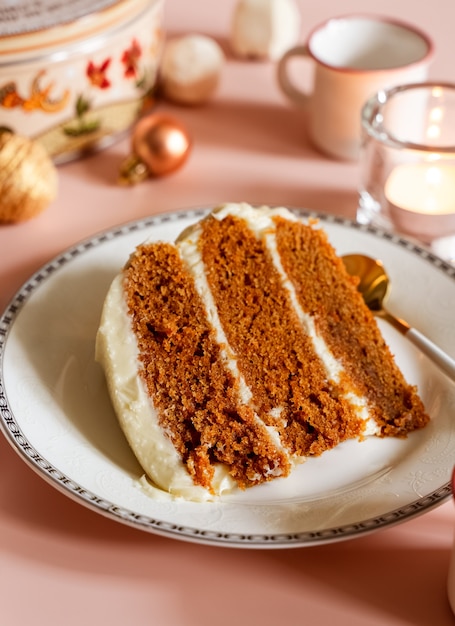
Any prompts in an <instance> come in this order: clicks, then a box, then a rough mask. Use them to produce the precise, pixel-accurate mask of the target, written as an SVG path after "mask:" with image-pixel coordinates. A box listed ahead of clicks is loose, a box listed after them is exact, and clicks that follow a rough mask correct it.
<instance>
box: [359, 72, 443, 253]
mask: <svg viewBox="0 0 455 626" xmlns="http://www.w3.org/2000/svg"><path fill="white" fill-rule="evenodd" d="M362 129H363V147H362V155H361V156H362V160H361V166H362V169H361V184H360V189H359V208H358V211H357V220H358V221H359V222H360V223H362V224H367V223H372V224H374V225H377V226H378V227H380V228H384V229H389V230H392V231H398V232H401V233H403V234H405V235H412V236H413V237H415V238H416V239H419V240H420V241H423V242H425V243H428V244H431V246H433V245H436V240H437V241H438V242H440V241H441V240H443V239H444V240H448V239H451V241H452V243H450V245H451V246H452V247H454V246H455V83H453V84H451V83H430V82H428V83H421V84H412V85H401V86H397V87H393V88H391V89H388V90H383V91H379V92H378V93H377V94H375V95H374V96H372V97H371V98H370V99H369V100H368V101H367V102H366V104H365V106H364V108H363V110H362ZM438 245H439V244H438ZM446 256H450V258H452V256H453V255H452V252H451V253H450V255H446Z"/></svg>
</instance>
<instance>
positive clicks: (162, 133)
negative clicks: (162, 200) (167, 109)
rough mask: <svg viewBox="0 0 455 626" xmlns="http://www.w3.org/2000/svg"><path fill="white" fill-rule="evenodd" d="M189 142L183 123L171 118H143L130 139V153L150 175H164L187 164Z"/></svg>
mask: <svg viewBox="0 0 455 626" xmlns="http://www.w3.org/2000/svg"><path fill="white" fill-rule="evenodd" d="M190 149H191V140H190V137H189V134H188V132H187V130H186V129H185V127H184V126H183V124H181V123H180V122H179V121H178V120H176V119H174V118H173V117H172V116H170V115H165V114H161V113H155V114H152V115H147V116H146V117H143V118H142V119H141V120H140V121H139V122H138V123H137V125H136V127H135V129H134V131H133V136H132V150H133V153H134V154H135V155H136V157H137V158H138V159H139V160H140V161H142V162H143V163H144V164H145V166H146V167H147V169H148V170H149V173H150V174H151V175H152V176H164V175H166V174H170V173H171V172H174V171H175V170H176V169H178V168H179V167H180V166H181V165H183V163H184V162H185V161H186V159H187V157H188V155H189V153H190Z"/></svg>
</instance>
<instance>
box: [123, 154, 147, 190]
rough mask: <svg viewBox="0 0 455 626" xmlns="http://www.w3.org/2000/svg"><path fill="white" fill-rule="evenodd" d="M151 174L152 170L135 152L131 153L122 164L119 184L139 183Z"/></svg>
mask: <svg viewBox="0 0 455 626" xmlns="http://www.w3.org/2000/svg"><path fill="white" fill-rule="evenodd" d="M149 176H150V170H149V168H148V167H147V166H146V164H145V163H144V161H142V159H140V158H139V157H138V156H137V155H135V154H130V155H129V156H128V157H127V158H126V159H125V160H124V161H123V163H122V164H121V165H120V171H119V176H118V180H117V182H118V184H119V185H122V186H124V187H127V186H130V185H137V184H138V183H141V182H142V181H143V180H145V179H146V178H148V177H149Z"/></svg>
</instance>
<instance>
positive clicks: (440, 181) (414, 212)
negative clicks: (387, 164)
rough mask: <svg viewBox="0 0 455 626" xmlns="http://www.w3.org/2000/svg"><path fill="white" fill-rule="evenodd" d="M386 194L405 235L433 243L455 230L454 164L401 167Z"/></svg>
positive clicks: (393, 172) (393, 173)
mask: <svg viewBox="0 0 455 626" xmlns="http://www.w3.org/2000/svg"><path fill="white" fill-rule="evenodd" d="M384 194H385V197H386V199H387V201H388V203H389V211H390V216H391V218H392V220H393V222H394V223H395V224H396V225H397V227H398V228H399V229H400V230H402V231H403V232H406V233H409V234H411V235H415V236H416V237H419V238H420V239H423V240H427V241H430V240H431V239H433V238H435V237H442V236H444V235H445V234H447V232H448V231H450V230H452V231H453V229H454V228H455V164H454V163H441V162H438V161H429V162H423V163H411V164H403V165H398V166H397V167H396V168H395V169H394V170H392V172H391V174H390V176H389V177H388V179H387V181H386V183H385V187H384Z"/></svg>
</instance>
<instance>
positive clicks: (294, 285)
mask: <svg viewBox="0 0 455 626" xmlns="http://www.w3.org/2000/svg"><path fill="white" fill-rule="evenodd" d="M356 284H357V282H356V279H353V278H352V277H350V276H349V275H348V274H347V272H346V270H345V268H344V265H343V262H342V261H341V259H339V258H338V257H337V255H336V253H335V251H334V249H333V247H332V246H331V245H330V243H329V242H328V239H327V236H326V234H325V232H324V231H323V230H322V229H321V228H320V227H318V226H317V225H316V224H311V223H308V224H306V223H303V221H302V220H301V219H299V218H297V217H296V216H294V215H293V214H292V213H291V212H289V211H288V210H287V209H284V208H277V209H270V208H267V207H262V208H253V207H251V206H249V205H247V204H228V205H224V206H222V207H220V208H218V209H216V210H214V211H213V212H212V213H211V214H210V215H209V216H208V217H206V218H204V219H203V220H201V221H200V222H198V223H196V224H195V225H194V226H192V227H191V228H189V229H187V230H186V231H185V232H183V233H182V234H181V235H180V236H179V238H178V239H177V241H176V242H175V243H169V242H155V241H146V242H145V243H143V244H142V245H140V246H138V247H137V249H136V250H135V251H134V252H133V254H132V255H131V257H130V259H129V261H128V263H127V264H126V266H125V268H124V269H123V270H122V271H121V272H120V274H119V275H118V276H117V277H116V278H115V280H114V282H113V283H112V286H111V288H110V290H109V292H108V294H107V297H106V301H105V304H104V309H103V315H102V320H101V324H100V328H99V330H98V335H97V350H96V352H97V360H99V362H100V363H101V364H102V366H103V368H104V371H105V374H106V379H107V382H108V387H109V392H110V396H111V399H112V402H113V406H114V408H115V411H116V413H117V415H118V418H119V422H120V425H121V427H122V429H123V431H124V433H125V435H126V438H127V439H128V441H129V444H130V446H131V448H132V450H133V451H134V453H135V455H136V457H137V458H138V460H139V462H140V464H141V465H142V467H143V469H144V471H145V473H146V474H147V476H148V477H149V478H150V479H151V480H152V481H153V482H154V483H155V484H156V485H157V486H159V487H160V488H161V489H164V490H166V491H169V492H170V493H172V494H174V495H176V496H180V497H184V498H188V499H196V500H198V499H201V500H203V499H208V498H210V497H213V496H216V495H218V494H220V493H222V492H224V491H229V490H231V489H233V488H236V487H240V488H241V489H244V488H246V487H251V486H254V485H257V484H260V483H263V482H266V481H270V480H273V479H276V478H278V477H285V476H287V475H288V474H289V472H290V471H292V468H293V466H294V465H295V464H297V463H299V462H301V461H302V460H304V459H305V458H307V457H309V456H317V455H320V454H322V453H323V452H324V451H326V450H330V449H331V448H333V447H335V446H336V445H337V444H339V443H340V442H342V441H344V440H346V439H350V438H360V439H361V438H363V437H365V436H368V435H379V436H405V435H406V434H407V433H409V432H411V431H413V430H415V429H418V428H421V427H423V426H424V425H425V424H426V423H427V421H428V419H429V418H428V416H427V414H426V413H425V409H424V407H423V404H422V402H421V400H420V399H419V397H418V395H417V391H416V389H415V387H413V386H410V385H409V384H408V383H407V382H406V381H405V379H404V377H403V375H402V374H401V372H400V370H399V369H398V367H397V365H396V364H395V362H394V359H393V357H392V355H391V352H390V350H389V348H388V346H387V345H386V343H385V341H384V339H383V337H382V335H381V333H380V331H379V329H378V326H377V324H376V321H375V319H374V317H373V315H372V314H371V312H370V311H369V309H368V308H367V307H366V305H365V304H364V302H363V299H362V297H361V295H360V294H359V293H358V291H357V288H356Z"/></svg>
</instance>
